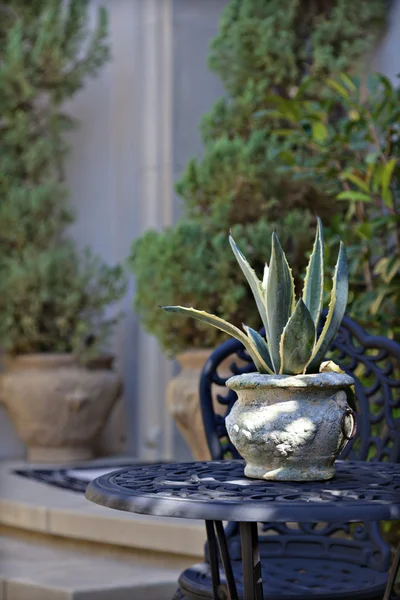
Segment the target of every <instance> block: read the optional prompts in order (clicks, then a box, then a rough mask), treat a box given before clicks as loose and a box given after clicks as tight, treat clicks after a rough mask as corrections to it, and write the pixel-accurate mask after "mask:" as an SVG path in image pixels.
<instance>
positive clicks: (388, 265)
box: [265, 74, 400, 336]
mask: <svg viewBox="0 0 400 600" xmlns="http://www.w3.org/2000/svg"><path fill="white" fill-rule="evenodd" d="M310 83H312V82H310ZM328 87H329V89H330V91H331V96H330V98H328V97H327V98H325V99H324V100H321V99H320V100H310V99H307V98H304V94H305V93H306V90H305V89H303V90H300V91H299V93H298V94H297V96H296V97H295V98H293V99H290V100H282V99H281V98H279V97H276V98H275V100H274V99H272V98H270V99H269V100H270V104H275V110H274V111H273V112H274V118H276V116H277V114H279V116H280V117H281V119H282V123H283V126H282V128H280V129H279V130H277V131H276V132H275V137H276V143H279V144H280V147H281V151H280V153H279V155H278V159H279V160H280V163H281V166H280V169H281V170H282V169H283V171H284V172H285V173H287V172H290V173H291V174H292V175H294V176H296V177H297V178H298V179H299V180H304V179H306V180H307V181H309V182H312V184H313V185H317V186H318V187H319V188H320V189H322V190H323V191H324V192H325V193H327V194H330V195H331V196H332V197H336V199H337V200H338V201H340V202H341V203H345V207H346V209H347V211H346V215H345V218H338V217H337V216H333V217H332V219H331V233H332V234H333V233H335V234H339V235H340V237H341V238H342V239H344V241H345V242H346V246H347V250H348V256H349V261H350V290H351V294H350V297H349V311H350V313H351V314H353V316H354V317H355V318H357V320H359V321H362V322H364V324H365V325H368V329H371V327H373V328H374V327H375V329H376V330H377V331H378V332H380V333H386V334H390V335H395V336H399V335H400V316H399V306H400V234H399V223H400V159H399V157H400V91H399V90H398V89H397V90H396V89H395V88H394V87H393V86H392V85H391V83H390V81H389V80H388V79H387V78H386V77H384V76H382V75H379V74H376V75H374V76H371V77H370V79H369V81H368V82H367V85H364V84H361V83H360V82H359V81H357V80H355V79H350V78H349V77H348V76H347V75H344V74H343V75H342V76H341V78H339V79H335V80H330V81H328ZM265 114H266V117H267V118H268V117H269V115H270V114H271V113H270V111H268V110H267V111H266V113H265Z"/></svg>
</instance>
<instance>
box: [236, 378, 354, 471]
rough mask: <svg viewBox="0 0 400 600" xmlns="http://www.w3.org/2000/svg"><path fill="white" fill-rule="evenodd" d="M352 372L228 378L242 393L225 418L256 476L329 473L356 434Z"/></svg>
mask: <svg viewBox="0 0 400 600" xmlns="http://www.w3.org/2000/svg"><path fill="white" fill-rule="evenodd" d="M353 384H354V381H353V379H352V378H351V377H349V376H348V375H344V374H340V373H320V374H318V375H297V376H290V375H260V374H258V373H250V374H245V375H237V376H235V377H231V378H230V379H228V381H227V383H226V385H227V386H228V387H229V388H231V389H233V390H235V392H237V394H238V399H237V401H236V402H235V404H234V405H233V407H232V410H231V412H230V413H229V415H228V416H227V418H226V425H227V430H228V434H229V437H230V439H231V441H232V443H233V444H234V446H235V447H236V448H237V450H238V452H239V453H240V454H241V456H242V457H243V458H244V459H245V461H246V467H245V475H246V476H247V477H252V478H256V479H269V480H279V481H310V480H311V481H312V480H321V479H331V478H332V477H334V475H335V464H334V463H335V459H336V458H337V457H338V455H339V454H340V452H341V451H342V450H343V448H344V446H345V445H346V443H347V441H348V440H349V439H351V438H352V437H353V436H354V434H355V418H354V413H353V411H352V410H351V408H350V407H349V405H348V404H347V395H346V390H347V389H348V388H349V387H350V386H351V385H353Z"/></svg>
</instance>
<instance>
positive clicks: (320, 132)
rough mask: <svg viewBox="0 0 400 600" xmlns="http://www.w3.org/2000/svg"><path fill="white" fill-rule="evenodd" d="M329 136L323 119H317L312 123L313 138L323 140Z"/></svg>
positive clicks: (318, 140) (317, 140)
mask: <svg viewBox="0 0 400 600" xmlns="http://www.w3.org/2000/svg"><path fill="white" fill-rule="evenodd" d="M328 136H329V132H328V128H327V126H326V125H325V124H324V123H322V121H315V122H314V123H313V124H312V138H313V140H315V141H316V142H323V141H324V140H326V138H327V137H328Z"/></svg>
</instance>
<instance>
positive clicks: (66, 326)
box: [0, 242, 125, 462]
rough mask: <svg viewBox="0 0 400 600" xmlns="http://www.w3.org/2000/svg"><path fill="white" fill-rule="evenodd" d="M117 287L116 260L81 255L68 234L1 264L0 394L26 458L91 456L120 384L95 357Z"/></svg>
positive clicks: (120, 279)
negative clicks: (0, 367) (1, 352)
mask: <svg viewBox="0 0 400 600" xmlns="http://www.w3.org/2000/svg"><path fill="white" fill-rule="evenodd" d="M27 250H28V252H29V250H30V248H29V247H28V249H27ZM124 291H125V280H124V276H123V274H122V271H121V268H120V267H107V266H105V265H102V264H101V263H100V262H99V261H98V260H97V259H95V258H94V257H92V256H91V255H89V254H87V255H85V256H82V255H81V254H79V253H78V252H77V251H76V250H75V248H74V247H73V245H72V244H69V243H67V242H65V243H64V244H57V245H54V246H50V247H49V249H48V252H47V251H46V252H43V253H40V252H37V253H36V254H33V255H32V257H31V260H30V259H29V257H28V256H25V260H24V261H23V262H22V259H21V260H18V259H17V258H16V259H15V260H14V261H11V260H8V261H7V270H6V269H5V268H3V270H2V279H1V294H0V296H1V299H0V319H1V326H0V334H1V336H0V339H1V340H2V345H3V347H4V348H5V350H6V351H7V353H6V355H5V358H4V365H5V371H4V372H3V373H2V374H1V376H0V401H1V402H2V403H3V404H4V406H5V407H6V409H7V411H8V413H9V414H10V417H11V419H12V420H13V422H14V425H15V427H16V431H17V433H18V435H19V437H20V438H21V440H22V441H23V442H24V443H25V444H26V445H27V448H28V459H29V460H32V461H37V462H44V461H46V462H49V461H50V462H61V461H62V462H65V461H70V460H78V459H87V458H90V457H91V456H92V454H93V453H92V448H93V445H94V443H95V441H96V437H97V435H98V434H99V432H100V431H101V428H102V427H103V425H104V422H105V420H106V418H107V416H108V415H109V413H110V411H111V409H112V407H113V405H114V403H115V401H116V400H117V398H118V396H119V394H120V389H121V384H120V381H119V377H118V376H117V374H116V373H114V372H113V371H112V370H111V369H110V365H109V364H105V363H103V364H102V363H101V362H100V364H99V363H98V362H97V359H98V357H99V355H101V354H102V353H103V350H104V348H105V347H106V344H107V341H108V338H109V336H110V334H111V333H112V329H113V326H114V324H115V323H116V320H117V318H116V317H108V318H107V317H106V316H105V314H104V312H105V309H106V308H108V306H109V305H110V304H112V303H113V302H115V301H117V300H119V299H120V298H121V296H122V294H123V293H124ZM107 360H108V363H109V359H108V358H107Z"/></svg>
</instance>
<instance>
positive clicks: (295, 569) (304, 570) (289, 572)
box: [180, 557, 387, 600]
mask: <svg viewBox="0 0 400 600" xmlns="http://www.w3.org/2000/svg"><path fill="white" fill-rule="evenodd" d="M232 567H233V572H234V576H235V581H236V585H237V588H238V592H239V596H242V595H243V578H242V568H241V563H240V561H234V562H233V564H232ZM262 567H263V589H264V596H265V598H268V599H269V600H272V599H274V600H275V599H278V598H279V600H284V598H285V597H287V596H289V597H290V598H293V597H299V596H300V597H303V596H304V594H307V596H308V597H313V596H319V595H322V594H323V595H326V596H328V597H329V596H334V595H335V594H341V595H346V594H347V595H348V597H350V596H352V597H353V595H354V594H355V597H359V596H360V589H361V590H362V593H365V591H366V590H367V591H368V593H369V595H368V597H370V595H371V593H372V594H373V593H374V591H375V592H376V593H379V592H380V591H381V590H382V587H384V586H385V583H386V580H387V576H386V574H385V573H377V572H376V571H374V570H372V569H368V568H366V567H360V566H359V565H355V564H349V563H347V562H344V561H330V562H328V561H324V560H318V558H315V557H313V558H312V559H307V558H297V559H296V558H284V559H279V558H272V557H270V558H269V559H268V560H266V561H263V564H262ZM220 576H221V580H222V582H224V573H223V571H222V570H221V573H220ZM180 584H181V586H182V587H183V589H185V590H186V591H189V592H190V591H192V592H195V590H199V589H202V590H205V589H209V590H210V592H211V576H210V571H209V569H208V568H207V565H206V564H203V565H201V567H200V565H199V566H198V567H197V568H196V569H187V570H186V571H185V573H183V574H182V576H181V578H180ZM357 592H358V594H357ZM181 597H182V596H181ZM203 597H209V598H212V595H211V594H210V595H209V596H203ZM361 597H363V596H361ZM364 597H365V596H364Z"/></svg>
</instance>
